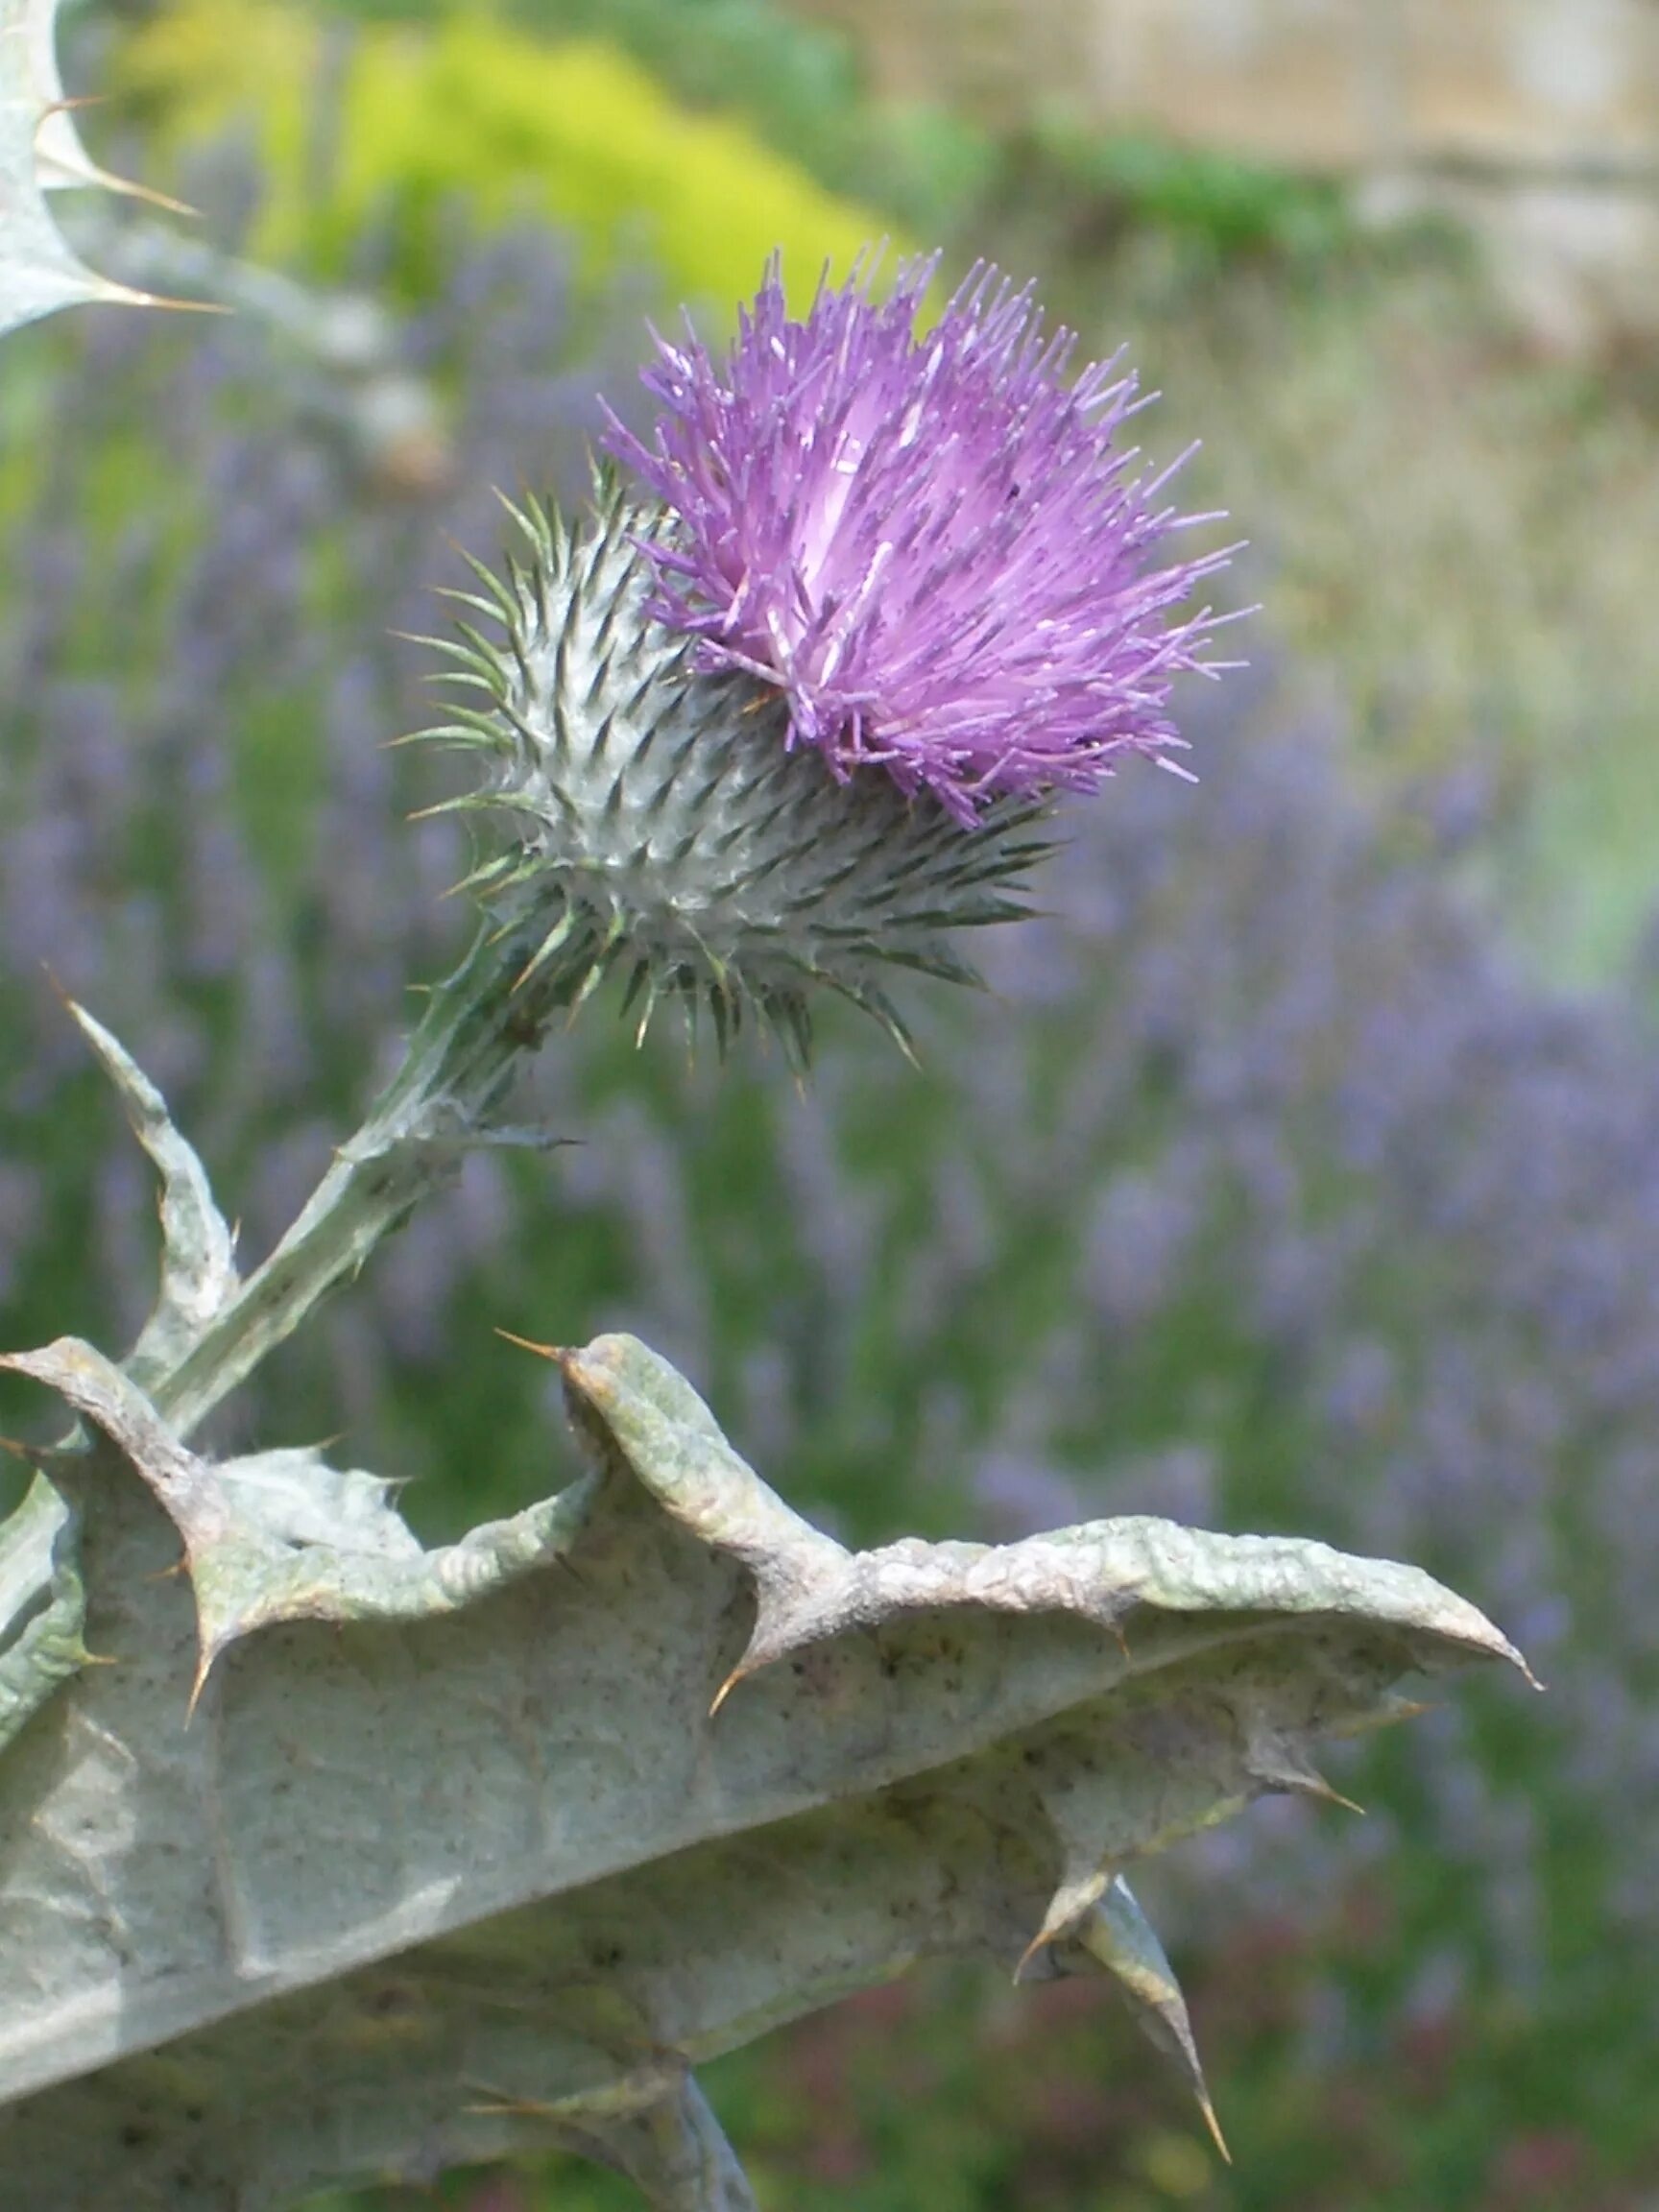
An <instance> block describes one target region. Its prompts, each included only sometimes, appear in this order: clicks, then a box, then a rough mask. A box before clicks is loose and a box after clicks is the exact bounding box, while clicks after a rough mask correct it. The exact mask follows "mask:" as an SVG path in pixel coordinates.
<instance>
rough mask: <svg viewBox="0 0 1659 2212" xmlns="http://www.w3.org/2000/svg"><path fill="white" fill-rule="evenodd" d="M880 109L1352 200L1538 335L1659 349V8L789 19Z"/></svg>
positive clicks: (937, 7)
mask: <svg viewBox="0 0 1659 2212" xmlns="http://www.w3.org/2000/svg"><path fill="white" fill-rule="evenodd" d="M794 4H795V5H796V6H797V7H798V8H800V9H801V10H802V11H803V12H807V13H810V14H813V15H816V16H818V17H820V18H823V19H827V20H829V21H833V22H836V23H839V24H841V25H843V26H844V27H846V28H848V29H850V30H852V31H854V33H855V35H856V36H858V37H859V39H860V40H861V42H862V43H863V45H864V47H865V50H866V52H867V54H868V56H869V60H870V66H871V70H872V74H873V77H874V80H875V83H876V84H877V85H878V88H879V89H880V90H881V91H883V92H885V93H889V94H893V95H896V96H899V97H907V98H916V97H925V96H935V97H937V96H945V97H948V98H950V99H952V100H956V101H960V102H962V103H964V104H965V105H966V106H967V107H969V108H971V109H972V110H974V111H975V112H977V113H980V114H982V115H984V116H985V117H987V119H990V120H994V121H1000V122H1013V121H1017V120H1019V119H1020V118H1021V117H1022V116H1025V115H1029V114H1030V113H1032V112H1033V111H1034V110H1036V109H1037V108H1041V107H1044V106H1051V105H1054V104H1062V105H1064V106H1065V107H1066V108H1069V109H1070V110H1071V111H1072V112H1073V113H1075V112H1077V111H1079V110H1080V111H1082V112H1083V113H1085V114H1087V115H1089V116H1092V117H1094V118H1095V119H1097V120H1098V121H1099V122H1100V124H1101V125H1102V126H1105V127H1118V128H1123V127H1133V128H1152V129H1155V130H1159V131H1163V132H1170V133H1173V134H1174V135H1175V136H1176V137H1178V138H1182V139H1187V140H1190V141H1191V142H1192V143H1194V144H1199V145H1204V146H1210V147H1225V148H1231V149H1235V150H1237V151H1238V152H1239V153H1241V154H1247V155H1251V156H1257V157H1260V158H1262V159H1265V160H1269V161H1274V162H1280V163H1284V164H1286V165H1288V166H1291V167H1296V168H1306V169H1309V170H1312V171H1319V172H1324V173H1327V174H1330V173H1335V174H1339V175H1342V176H1345V177H1349V178H1352V179H1354V180H1357V181H1358V182H1359V184H1360V185H1361V187H1362V190H1361V194H1360V204H1361V206H1362V208H1364V209H1366V210H1368V211H1370V212H1371V213H1373V214H1375V215H1377V216H1378V217H1380V218H1381V217H1384V216H1387V215H1391V214H1395V213H1404V212H1407V211H1410V210H1413V209H1416V208H1420V207H1424V206H1430V207H1440V208H1444V209H1446V210H1448V211H1449V212H1451V213H1453V214H1455V215H1456V216H1458V217H1459V218H1461V219H1463V220H1465V221H1467V222H1469V223H1470V224H1472V225H1473V227H1474V228H1476V229H1477V231H1478V232H1479V234H1480V235H1481V236H1482V237H1483V238H1484V239H1485V240H1486V242H1487V244H1488V246H1489V248H1490V251H1491V258H1492V263H1493V267H1494V269H1495V271H1496V273H1497V276H1498V277H1499V280H1500V282H1501V283H1502V285H1503V289H1504V291H1505V293H1506V295H1507V296H1508V298H1509V299H1510V301H1511V302H1512V303H1513V305H1514V306H1515V307H1516V308H1517V310H1518V311H1519V312H1520V314H1521V316H1522V317H1523V319H1524V321H1525V322H1526V324H1527V326H1528V327H1529V328H1530V329H1531V330H1532V331H1533V332H1534V334H1535V335H1536V336H1537V338H1538V339H1539V340H1540V341H1541V342H1542V343H1543V344H1545V345H1547V346H1548V347H1550V348H1551V349H1558V350H1561V351H1565V352H1569V353H1575V352H1583V351H1587V350H1595V349H1598V348H1599V347H1601V346H1603V345H1606V344H1608V343H1613V342H1618V341H1621V340H1628V339H1631V338H1636V339H1648V340H1653V341H1655V342H1659V0H794Z"/></svg>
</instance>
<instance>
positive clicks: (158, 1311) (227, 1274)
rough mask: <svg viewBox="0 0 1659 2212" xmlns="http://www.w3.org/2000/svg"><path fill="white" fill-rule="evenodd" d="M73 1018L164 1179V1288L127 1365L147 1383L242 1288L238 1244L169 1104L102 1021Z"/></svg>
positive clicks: (76, 1012)
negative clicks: (175, 1125)
mask: <svg viewBox="0 0 1659 2212" xmlns="http://www.w3.org/2000/svg"><path fill="white" fill-rule="evenodd" d="M69 1011H70V1013H71V1014H72V1015H73V1016H74V1017H75V1020H76V1022H78V1023H79V1024H80V1027H81V1030H82V1033H83V1034H84V1037H85V1038H86V1041H87V1043H88V1044H89V1045H90V1046H92V1049H93V1050H94V1051H95V1052H96V1053H97V1055H98V1058H99V1060H100V1062H101V1063H102V1064H103V1067H104V1070H105V1072H106V1074H108V1077H109V1079H110V1081H111V1082H112V1083H113V1084H114V1086H115V1088H116V1090H117V1092H118V1093H119V1094H120V1097H121V1105H122V1109H123V1111H124V1112H125V1114H126V1116H127V1118H128V1120H129V1121H130V1122H131V1123H132V1134H133V1136H134V1137H136V1138H137V1140H138V1142H139V1143H140V1144H142V1145H143V1147H144V1149H145V1151H146V1152H148V1153H149V1155H150V1157H151V1159H152V1160H153V1161H154V1162H155V1164H156V1173H157V1174H158V1175H159V1177H160V1179H161V1195H160V1213H161V1287H160V1291H159V1294H158V1295H157V1298H156V1308H155V1310H154V1311H153V1312H152V1314H151V1316H150V1318H149V1320H148V1321H147V1322H146V1323H145V1324H144V1330H143V1334H141V1335H140V1336H139V1338H138V1341H137V1343H136V1344H135V1345H134V1346H133V1347H132V1352H131V1353H130V1354H129V1355H128V1358H127V1359H126V1361H125V1366H126V1370H127V1373H128V1374H129V1375H130V1376H131V1377H132V1380H133V1382H134V1383H140V1384H148V1383H151V1382H152V1381H154V1380H155V1378H156V1376H158V1375H162V1374H165V1373H166V1372H167V1370H168V1369H169V1368H171V1367H173V1366H174V1365H176V1364H177V1362H178V1361H179V1360H180V1359H181V1358H183V1357H184V1355H185V1353H186V1352H188V1351H189V1350H190V1348H191V1346H192V1345H193V1344H194V1343H195V1342H196V1341H197V1339H198V1338H199V1337H200V1336H201V1334H202V1332H203V1331H204V1329H205V1328H206V1327H207V1325H208V1323H209V1322H210V1321H213V1320H215V1319H216V1318H217V1317H218V1315H219V1314H220V1313H221V1312H222V1311H223V1310H224V1309H225V1307H226V1305H227V1304H228V1302H229V1300H230V1298H231V1297H232V1296H233V1295H234V1293H235V1289H236V1283H237V1277H236V1239H235V1237H234V1234H233V1233H232V1231H231V1229H230V1227H229V1224H228V1222H227V1221H226V1219H225V1217H224V1215H223V1214H221V1213H220V1211H219V1207H218V1204H217V1202H216V1201H215V1199H214V1196H213V1187H212V1185H211V1183H210V1182H209V1181H208V1179H207V1170H206V1169H205V1167H204V1166H203V1165H202V1162H201V1161H200V1159H199V1158H198V1157H197V1155H196V1152H195V1149H194V1147H193V1146H192V1145H190V1144H189V1143H187V1142H186V1141H185V1140H184V1138H182V1137H181V1136H180V1133H179V1131H178V1130H177V1129H176V1128H175V1127H174V1125H173V1118H172V1116H171V1115H170V1114H169V1113H168V1111H167V1101H166V1100H165V1099H164V1098H163V1097H162V1095H161V1094H160V1092H159V1091H157V1090H156V1086H155V1084H154V1083H152V1082H151V1080H150V1078H149V1077H148V1076H147V1075H146V1074H145V1073H144V1071H143V1070H142V1069H141V1068H139V1067H138V1065H137V1063H136V1062H135V1061H134V1060H133V1059H132V1057H131V1055H130V1054H129V1053H128V1052H127V1051H125V1050H124V1049H123V1047H122V1046H121V1045H120V1044H119V1043H118V1042H117V1040H116V1039H115V1038H113V1037H112V1036H111V1035H110V1034H109V1032H108V1029H106V1028H105V1027H104V1025H103V1023H102V1022H95V1021H94V1020H93V1018H92V1016H91V1015H90V1014H88V1013H87V1012H86V1010H85V1008H84V1006H77V1005H74V1004H73V1003H72V1004H71V1005H70V1008H69Z"/></svg>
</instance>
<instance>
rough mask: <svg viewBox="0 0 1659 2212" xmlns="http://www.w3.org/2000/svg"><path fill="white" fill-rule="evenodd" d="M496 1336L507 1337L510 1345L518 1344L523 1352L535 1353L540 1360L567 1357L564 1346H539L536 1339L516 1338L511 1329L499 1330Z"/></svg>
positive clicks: (527, 1337)
mask: <svg viewBox="0 0 1659 2212" xmlns="http://www.w3.org/2000/svg"><path fill="white" fill-rule="evenodd" d="M495 1334H496V1335H497V1336H503V1337H505V1338H506V1340H507V1342H508V1343H509V1344H517V1347H518V1349H519V1350H520V1351H521V1352H534V1353H535V1354H536V1355H537V1357H538V1358H541V1359H554V1360H562V1359H563V1358H564V1357H565V1347H564V1346H563V1345H562V1344H538V1343H537V1342H536V1340H535V1339H534V1337H530V1336H515V1335H514V1334H513V1332H512V1330H511V1329H497V1330H496V1332H495Z"/></svg>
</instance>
